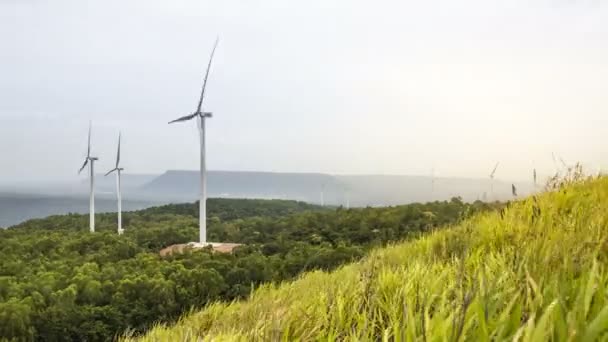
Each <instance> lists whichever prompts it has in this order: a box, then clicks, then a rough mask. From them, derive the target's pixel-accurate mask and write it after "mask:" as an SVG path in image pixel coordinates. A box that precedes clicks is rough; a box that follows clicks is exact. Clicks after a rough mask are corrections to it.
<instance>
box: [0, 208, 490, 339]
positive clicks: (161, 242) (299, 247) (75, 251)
mask: <svg viewBox="0 0 608 342" xmlns="http://www.w3.org/2000/svg"><path fill="white" fill-rule="evenodd" d="M197 208H198V206H197V205H195V204H180V205H168V206H163V207H157V208H151V209H146V210H142V211H138V212H130V213H124V215H123V219H124V227H125V229H126V233H125V234H124V235H122V236H118V235H117V234H116V233H115V219H116V215H115V214H100V215H98V216H97V227H98V231H97V232H96V233H94V234H91V233H89V232H88V228H87V227H88V216H86V215H76V214H70V215H62V216H52V217H49V218H46V219H41V220H31V221H28V222H25V223H23V224H20V225H17V226H14V227H11V228H9V229H6V230H0V256H1V258H0V322H2V324H0V339H1V338H2V337H4V338H8V339H11V338H15V339H19V340H45V341H60V340H61V341H64V340H79V341H85V340H88V341H102V340H108V339H112V338H113V337H114V336H116V335H119V334H121V333H123V332H124V331H125V330H131V331H134V332H135V333H138V332H142V331H144V330H145V329H147V328H148V327H149V326H150V325H151V324H153V323H155V322H169V321H172V320H175V319H176V318H178V317H179V316H180V315H181V314H182V313H184V312H185V311H187V310H189V309H191V308H199V307H201V306H204V305H205V304H206V303H209V302H210V301H216V300H233V299H238V298H242V297H245V296H247V295H248V294H249V293H250V291H251V289H252V287H255V286H257V285H258V284H261V283H265V282H278V281H282V280H285V279H290V278H293V277H295V276H297V275H298V274H300V273H301V272H303V271H306V270H311V269H326V270H329V269H332V268H335V267H337V266H339V265H342V264H344V263H346V262H349V261H352V260H355V259H357V258H360V257H361V256H362V255H363V254H364V253H365V251H366V250H367V249H369V248H372V247H374V246H380V245H383V244H386V243H389V242H392V241H397V240H401V239H406V238H409V237H412V236H414V235H416V234H420V233H422V232H425V231H428V230H431V229H434V228H436V227H440V226H443V225H445V224H449V223H454V222H455V221H457V220H459V219H461V218H463V217H465V216H468V215H470V214H472V213H474V212H477V211H480V210H486V209H489V208H488V206H487V205H486V204H483V203H481V202H476V203H474V204H466V203H463V202H462V201H460V200H459V199H452V200H451V201H447V202H434V203H428V204H411V205H405V206H399V207H389V208H362V209H349V210H346V209H344V208H333V209H325V208H320V207H316V206H312V205H308V204H304V203H299V202H292V201H261V200H216V199H212V200H210V201H209V213H210V214H209V217H208V225H209V228H208V233H209V240H211V241H222V242H237V243H242V244H244V246H242V247H239V248H237V249H236V250H235V251H234V252H233V253H232V254H221V253H213V252H211V251H210V250H199V251H188V252H186V253H184V254H180V255H173V256H170V257H166V258H161V257H160V256H159V254H158V251H159V250H160V249H161V248H164V247H166V246H169V245H172V244H176V243H185V242H189V241H193V240H195V239H196V237H197V236H198V220H197V215H198V213H197Z"/></svg>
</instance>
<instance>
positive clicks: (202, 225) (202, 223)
mask: <svg viewBox="0 0 608 342" xmlns="http://www.w3.org/2000/svg"><path fill="white" fill-rule="evenodd" d="M218 41H219V38H218V39H216V40H215V44H214V45H213V50H211V56H210V57H209V63H208V64H207V71H206V72H205V78H204V79H203V87H202V89H201V97H200V98H199V100H198V106H197V107H196V111H195V112H194V113H192V114H188V115H186V116H182V117H181V118H178V119H175V120H173V121H170V122H169V123H170V124H172V123H174V122H180V121H189V120H192V119H194V118H196V119H197V121H198V131H199V137H200V144H201V150H200V152H201V160H200V161H201V194H200V195H201V198H200V201H199V242H200V243H201V244H202V245H205V244H207V184H206V182H207V165H206V164H205V119H207V118H211V117H212V113H211V112H204V111H203V109H202V107H203V98H204V97H205V87H206V86H207V78H208V77H209V70H210V69H211V62H212V61H213V55H214V54H215V49H216V48H217V44H218Z"/></svg>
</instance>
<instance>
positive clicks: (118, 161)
mask: <svg viewBox="0 0 608 342" xmlns="http://www.w3.org/2000/svg"><path fill="white" fill-rule="evenodd" d="M118 163H120V132H118V152H117V153H116V168H117V169H118Z"/></svg>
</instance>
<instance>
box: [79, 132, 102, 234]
mask: <svg viewBox="0 0 608 342" xmlns="http://www.w3.org/2000/svg"><path fill="white" fill-rule="evenodd" d="M97 160H99V158H97V157H92V156H91V123H90V122H89V144H88V148H87V157H86V158H85V160H84V164H82V167H80V170H78V174H80V173H81V172H82V170H84V168H85V167H86V166H87V164H89V162H90V164H89V171H90V174H89V181H90V185H91V188H90V190H89V230H90V231H91V233H94V232H95V161H97Z"/></svg>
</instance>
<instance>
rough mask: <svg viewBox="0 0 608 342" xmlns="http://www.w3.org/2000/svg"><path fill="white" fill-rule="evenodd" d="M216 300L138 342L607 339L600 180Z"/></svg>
mask: <svg viewBox="0 0 608 342" xmlns="http://www.w3.org/2000/svg"><path fill="white" fill-rule="evenodd" d="M579 178H580V177H576V176H572V177H570V178H567V177H566V178H562V179H561V180H559V181H558V180H555V181H554V182H553V183H552V185H551V189H552V190H553V191H550V192H546V193H544V194H542V195H540V196H537V197H531V198H528V199H526V200H522V201H518V202H515V203H512V204H511V205H510V206H509V207H507V208H506V209H504V210H503V211H502V212H496V213H487V214H482V215H479V216H477V217H474V218H472V219H469V220H466V221H464V222H463V223H461V224H459V225H458V226H456V227H452V229H444V230H441V231H437V232H434V233H431V234H429V235H426V236H423V237H421V238H420V239H418V240H415V241H411V242H405V243H402V244H398V245H394V246H392V247H388V248H384V249H379V250H376V251H374V252H372V253H371V254H370V255H369V256H368V257H366V258H365V259H364V260H362V261H361V262H359V263H356V264H351V265H348V266H345V267H342V268H340V269H338V270H337V271H334V272H332V273H324V272H312V273H308V274H305V275H304V276H302V277H301V278H299V279H298V280H296V281H294V282H286V283H283V284H281V285H278V286H273V285H266V286H263V287H261V288H259V289H258V290H256V291H255V292H254V293H253V294H252V296H251V297H250V298H249V299H248V300H246V301H243V302H234V303H216V304H213V305H210V306H208V307H207V308H205V309H204V310H203V311H201V312H195V313H192V314H190V315H187V316H185V317H184V318H183V319H182V320H181V321H180V322H178V323H177V324H176V325H175V326H172V327H166V326H157V327H156V328H154V329H153V330H152V331H151V332H150V333H149V334H147V335H146V336H144V337H143V338H142V339H143V340H144V341H189V340H193V341H196V340H205V341H211V340H213V341H262V340H264V341H292V340H301V341H313V340H314V341H317V340H319V341H332V340H348V341H367V340H376V341H427V340H428V341H461V340H467V341H490V340H517V341H551V340H555V341H570V340H572V341H597V340H603V341H608V305H607V303H608V270H607V260H608V242H607V238H608V179H607V178H600V179H586V180H582V181H579Z"/></svg>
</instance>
